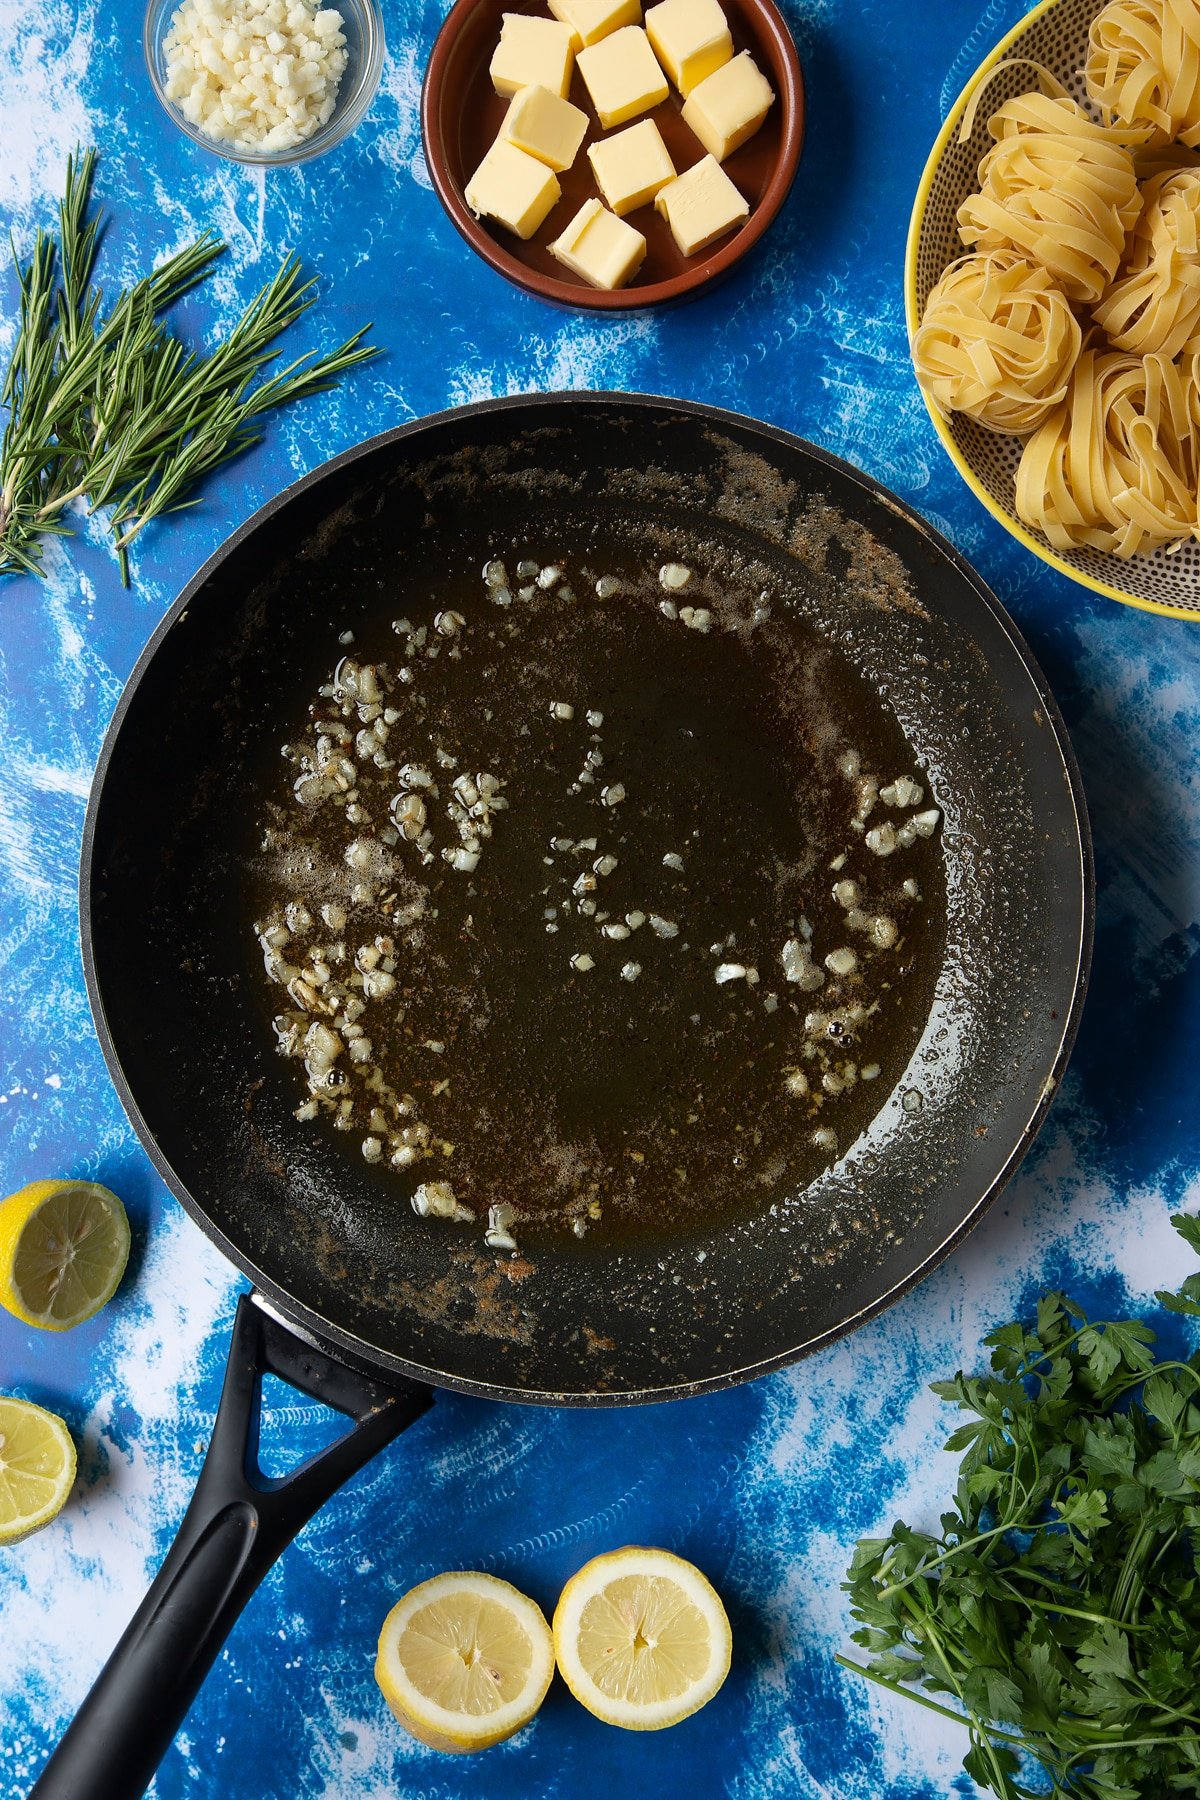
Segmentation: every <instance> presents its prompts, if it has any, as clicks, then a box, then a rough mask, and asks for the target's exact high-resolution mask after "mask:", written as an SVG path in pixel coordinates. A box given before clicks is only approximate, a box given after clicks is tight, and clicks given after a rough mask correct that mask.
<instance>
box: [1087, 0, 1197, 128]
mask: <svg viewBox="0 0 1200 1800" xmlns="http://www.w3.org/2000/svg"><path fill="white" fill-rule="evenodd" d="M1084 79H1085V81H1086V83H1087V91H1088V97H1089V98H1090V99H1091V100H1092V102H1093V104H1094V105H1095V106H1097V107H1098V108H1099V111H1100V116H1101V118H1102V119H1103V120H1104V122H1105V124H1106V125H1108V124H1115V125H1120V126H1122V127H1124V128H1125V129H1126V130H1127V132H1129V133H1132V134H1136V140H1137V141H1138V142H1140V143H1143V144H1147V145H1155V144H1169V143H1173V142H1174V141H1176V140H1179V141H1180V142H1182V143H1185V144H1188V145H1190V146H1192V147H1193V148H1195V147H1196V145H1197V144H1200V0H1109V4H1108V5H1107V6H1105V7H1103V8H1102V9H1101V10H1100V12H1098V13H1097V14H1096V17H1095V18H1094V19H1093V20H1092V23H1091V28H1090V30H1089V32H1088V54H1087V62H1086V65H1085V68H1084Z"/></svg>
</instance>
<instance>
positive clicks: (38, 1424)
mask: <svg viewBox="0 0 1200 1800" xmlns="http://www.w3.org/2000/svg"><path fill="white" fill-rule="evenodd" d="M74 1479H75V1446H74V1444H73V1443H72V1442H71V1435H70V1433H69V1432H68V1430H67V1428H66V1426H65V1425H64V1424H63V1422H62V1420H61V1419H60V1418H59V1417H58V1416H57V1415H56V1414H55V1413H52V1412H46V1411H45V1409H44V1408H43V1407H40V1406H34V1405H33V1403H32V1401H30V1400H13V1399H10V1398H9V1397H8V1395H6V1394H0V1544H15V1543H16V1542H17V1541H18V1540H19V1539H20V1538H23V1537H28V1536H29V1534H30V1532H31V1531H38V1530H40V1529H41V1527H42V1526H43V1525H48V1524H49V1523H50V1521H51V1519H52V1518H53V1517H54V1515H55V1514H56V1513H57V1512H59V1511H60V1510H61V1508H62V1503H63V1501H64V1500H65V1499H66V1497H67V1495H68V1494H69V1493H70V1491H71V1483H72V1482H73V1481H74Z"/></svg>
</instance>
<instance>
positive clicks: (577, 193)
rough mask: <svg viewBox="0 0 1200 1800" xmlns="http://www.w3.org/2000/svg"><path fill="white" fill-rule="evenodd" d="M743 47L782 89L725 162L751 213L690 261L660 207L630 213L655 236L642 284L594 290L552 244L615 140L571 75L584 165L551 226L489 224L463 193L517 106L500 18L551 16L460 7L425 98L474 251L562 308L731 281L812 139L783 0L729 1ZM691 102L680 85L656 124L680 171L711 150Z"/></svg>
mask: <svg viewBox="0 0 1200 1800" xmlns="http://www.w3.org/2000/svg"><path fill="white" fill-rule="evenodd" d="M723 5H724V8H725V12H726V15H727V16H728V19H729V28H730V31H731V32H732V34H733V43H734V50H735V51H740V50H749V51H750V52H751V54H752V55H753V57H754V60H755V62H757V64H758V65H759V67H760V68H761V69H762V71H763V73H764V74H765V75H766V77H767V80H768V81H769V82H770V83H771V86H772V87H773V88H774V90H775V96H776V99H775V104H774V106H772V108H771V110H770V112H769V113H768V115H767V119H766V123H765V124H764V125H763V126H762V128H761V130H759V131H758V132H756V133H755V135H754V137H752V138H751V139H750V141H749V143H747V144H743V145H742V147H741V149H740V150H735V151H734V153H733V155H732V156H730V157H729V158H728V159H727V161H726V162H725V164H724V168H725V170H726V173H727V174H728V175H729V177H730V179H731V180H732V181H733V182H734V183H735V184H736V185H737V187H738V188H739V189H740V190H741V192H742V193H743V194H744V195H745V196H746V198H747V200H748V201H749V202H750V217H749V218H748V219H747V220H746V222H745V224H744V225H742V226H741V227H740V228H739V229H738V230H736V231H734V232H731V233H730V234H729V236H728V237H724V238H720V239H718V240H717V242H716V243H715V244H714V245H713V246H712V247H711V249H709V250H707V251H701V252H700V253H699V255H697V256H692V257H685V256H681V255H680V253H679V251H678V249H677V248H676V246H675V242H674V239H673V238H672V236H671V233H670V230H669V229H668V227H667V223H666V221H665V220H664V219H661V218H660V217H659V216H658V214H657V213H656V212H655V210H654V207H653V206H643V207H639V208H638V210H637V211H636V212H633V213H629V214H628V215H627V218H628V222H629V223H630V224H631V225H633V226H636V228H637V230H639V231H640V232H642V234H643V235H644V237H645V239H646V245H647V248H646V260H645V262H644V263H643V264H642V267H641V269H640V271H639V272H638V274H637V275H636V276H635V277H634V279H633V281H632V282H631V283H630V284H629V286H628V287H626V288H619V289H617V290H616V291H615V292H611V293H610V292H607V291H605V290H603V289H598V288H593V287H589V286H588V285H587V284H586V283H585V282H582V281H579V280H578V279H577V278H576V277H574V276H572V275H570V274H569V273H568V272H567V270H565V269H564V268H563V266H562V264H561V263H558V262H556V261H555V260H554V258H553V257H552V256H551V254H550V250H549V245H550V242H551V240H552V239H553V238H555V237H557V236H558V234H559V232H561V231H562V230H563V228H564V226H565V225H566V224H567V223H568V221H569V220H570V219H572V218H573V217H574V215H575V213H576V212H577V211H578V209H579V207H580V206H582V204H583V202H584V201H585V200H587V199H590V198H592V197H593V196H595V195H596V194H597V192H598V190H597V188H596V184H595V179H594V177H593V175H592V170H591V164H590V163H589V162H588V157H587V146H588V144H591V143H593V142H595V140H596V139H597V138H600V137H603V136H605V135H608V134H606V133H604V132H602V131H601V129H600V126H599V125H598V124H597V123H596V122H595V114H594V112H593V110H592V108H591V105H590V103H589V101H588V97H587V91H586V89H585V87H584V85H583V78H582V77H581V76H580V74H579V72H578V70H576V71H575V72H574V74H573V75H572V77H571V92H570V96H569V98H570V99H571V101H572V102H573V103H574V104H575V105H576V106H579V107H581V108H582V109H583V110H584V111H585V112H586V113H587V114H588V117H589V120H590V121H591V122H590V124H589V127H588V133H587V137H586V138H585V139H584V144H583V148H582V149H581V150H580V152H579V155H578V156H577V157H576V158H575V163H574V166H573V167H572V168H570V169H568V170H567V171H566V172H565V173H564V174H562V175H560V176H559V181H560V183H561V184H562V199H561V200H559V201H558V203H557V205H556V206H555V207H554V208H553V210H552V211H551V213H550V217H549V218H548V219H547V220H546V222H545V224H544V225H542V227H541V229H540V230H539V231H537V232H536V233H535V235H534V236H533V237H532V238H530V239H529V241H528V242H525V243H523V242H522V241H521V239H520V238H518V237H516V236H515V235H514V234H513V233H512V232H509V231H505V229H504V227H503V226H501V225H497V224H495V222H494V221H492V220H490V219H477V218H476V217H475V215H474V213H473V212H472V211H471V210H470V208H469V207H468V205H467V203H466V201H465V200H464V199H463V189H464V187H465V186H466V184H467V182H468V181H469V180H470V178H471V176H472V174H473V173H474V171H475V170H476V168H477V167H478V166H479V164H480V163H481V162H482V161H483V157H484V154H485V152H486V151H487V149H488V147H489V145H490V144H491V143H492V142H493V141H494V139H495V137H496V134H497V132H498V131H499V129H500V125H501V122H502V120H503V118H504V114H505V112H506V111H507V108H508V101H507V100H505V99H502V98H501V97H500V96H499V95H498V94H497V93H495V91H494V90H493V88H492V83H491V77H490V76H489V74H488V64H489V63H490V61H491V58H492V52H493V50H494V49H495V47H496V42H497V39H498V38H499V36H500V24H501V18H502V15H503V14H504V13H506V12H529V13H536V14H538V15H544V16H547V17H548V16H549V13H548V11H547V8H546V6H545V5H544V4H539V3H538V0H456V4H455V5H454V6H453V7H452V8H451V11H450V13H449V14H448V16H447V18H446V21H445V24H444V25H443V26H442V29H441V31H440V32H439V33H438V36H437V39H436V41H435V43H434V46H433V52H432V54H431V56H430V58H429V67H428V69H427V70H426V72H425V83H424V87H423V88H422V91H421V132H422V137H423V139H424V144H425V160H426V162H427V164H428V166H429V174H430V177H431V179H432V181H433V185H434V187H435V189H436V190H437V194H438V197H439V199H440V200H441V202H442V205H443V206H444V207H445V208H446V211H447V212H448V213H449V215H450V217H451V219H452V220H453V222H454V224H455V225H456V226H457V227H458V230H459V231H460V232H461V233H462V235H463V237H464V238H466V240H467V242H468V244H470V246H471V248H472V249H473V250H475V251H476V252H477V253H478V254H479V255H480V256H482V257H483V259H484V261H485V262H487V263H490V264H491V266H492V268H493V269H495V270H496V271H497V272H498V273H499V274H501V275H503V276H505V277H506V278H507V279H508V280H509V281H511V282H513V283H514V285H515V286H517V287H519V288H523V289H524V290H525V292H526V293H529V294H536V295H537V297H538V299H540V300H548V301H550V302H551V303H552V304H555V305H558V306H577V307H584V308H588V309H591V310H595V311H599V312H628V311H631V310H633V309H636V308H638V307H645V306H664V305H668V304H670V303H671V302H673V301H677V300H682V299H685V298H691V297H692V296H694V295H695V294H697V293H698V292H700V291H701V289H703V288H706V287H709V286H711V285H712V284H713V283H714V282H716V281H719V280H721V279H722V278H723V277H724V276H725V275H727V274H728V273H729V271H730V270H731V269H732V268H733V267H734V265H735V264H736V263H738V262H740V261H741V259H742V257H744V256H745V255H746V254H747V253H748V252H749V251H750V250H752V249H753V247H754V245H755V244H757V242H758V240H759V239H760V238H761V237H762V235H763V233H764V231H766V229H767V227H768V226H769V225H770V224H771V221H772V220H773V219H774V218H775V216H776V214H777V213H778V212H779V209H780V207H781V206H782V205H783V203H784V201H785V200H786V198H787V195H788V190H789V189H790V188H791V185H792V182H793V180H794V178H795V174H796V169H797V167H798V165H799V162H800V151H801V148H802V146H803V143H804V75H803V72H802V70H801V67H800V58H799V56H798V55H797V52H796V46H795V43H794V42H793V40H792V35H791V33H790V32H789V30H788V28H787V25H786V24H785V23H784V20H783V17H782V15H781V13H780V12H779V9H778V8H777V7H776V5H775V4H774V0H723ZM682 105H683V102H682V100H681V99H680V97H679V95H678V94H677V93H676V92H675V90H674V88H672V90H671V93H670V95H669V96H668V98H667V99H666V100H665V101H664V102H663V104H662V105H661V106H656V107H655V108H654V109H653V110H652V111H651V112H649V113H644V114H643V115H642V117H644V118H652V119H653V120H654V122H655V124H656V125H657V126H658V128H659V130H660V131H661V132H662V135H663V140H664V142H665V143H666V146H667V149H668V150H669V151H670V153H671V159H672V161H673V162H674V164H675V167H676V169H677V170H678V171H679V173H680V174H682V173H683V171H684V170H685V169H688V168H690V167H691V166H692V164H693V163H696V162H699V161H700V158H701V157H702V156H703V155H704V146H703V145H702V144H701V143H700V142H699V140H698V139H697V138H696V137H695V136H694V134H693V133H692V132H691V131H690V130H689V129H688V127H687V126H686V125H685V124H684V123H683V120H682V118H681V117H680V111H681V108H682Z"/></svg>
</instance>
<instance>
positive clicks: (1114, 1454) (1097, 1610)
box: [839, 1216, 1200, 1800]
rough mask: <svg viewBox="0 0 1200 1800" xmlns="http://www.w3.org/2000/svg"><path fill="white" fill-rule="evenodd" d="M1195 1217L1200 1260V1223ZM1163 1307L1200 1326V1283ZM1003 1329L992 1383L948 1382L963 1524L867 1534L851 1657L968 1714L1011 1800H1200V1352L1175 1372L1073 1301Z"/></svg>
mask: <svg viewBox="0 0 1200 1800" xmlns="http://www.w3.org/2000/svg"><path fill="white" fill-rule="evenodd" d="M1173 1222H1174V1224H1175V1225H1176V1227H1177V1228H1178V1229H1179V1231H1180V1232H1181V1233H1182V1234H1183V1236H1184V1237H1185V1238H1186V1239H1187V1241H1188V1243H1189V1244H1191V1246H1192V1247H1193V1249H1196V1250H1200V1220H1197V1219H1194V1218H1185V1217H1183V1216H1179V1217H1177V1218H1175V1220H1174V1221H1173ZM1158 1299H1159V1300H1160V1301H1161V1302H1162V1304H1163V1305H1164V1306H1165V1307H1167V1308H1169V1309H1170V1310H1171V1311H1172V1312H1177V1313H1189V1314H1192V1315H1194V1316H1197V1317H1200V1275H1192V1276H1190V1277H1189V1279H1188V1280H1187V1281H1186V1282H1185V1283H1184V1285H1183V1287H1182V1289H1181V1290H1180V1291H1179V1293H1177V1294H1159V1295H1158ZM986 1341H987V1343H988V1344H989V1345H990V1346H991V1349H992V1374H991V1375H986V1376H979V1377H968V1376H964V1375H961V1374H960V1375H958V1376H956V1377H955V1379H954V1380H953V1381H939V1382H935V1383H934V1388H933V1391H934V1393H936V1394H939V1395H941V1397H942V1398H943V1399H944V1400H949V1401H951V1402H952V1403H953V1404H954V1405H956V1406H957V1407H958V1408H959V1409H960V1411H962V1412H964V1413H967V1414H969V1415H970V1416H969V1422H968V1423H967V1424H964V1425H961V1426H960V1427H959V1429H958V1430H957V1431H956V1432H955V1433H954V1435H953V1436H952V1437H951V1438H950V1439H949V1441H948V1443H947V1446H946V1448H947V1449H948V1450H951V1451H956V1452H957V1451H961V1452H963V1458H962V1463H961V1466H960V1469H959V1476H958V1485H957V1487H956V1489H955V1493H954V1500H953V1503H952V1506H951V1508H950V1510H949V1511H947V1512H946V1513H944V1514H943V1515H942V1519H941V1531H940V1533H939V1534H937V1535H931V1534H930V1533H928V1532H923V1531H913V1530H911V1529H910V1528H909V1527H908V1526H907V1525H903V1524H896V1525H894V1526H893V1528H892V1531H891V1534H890V1536H888V1537H887V1538H883V1539H873V1538H864V1539H863V1540H862V1541H861V1542H860V1543H859V1545H858V1547H857V1550H856V1551H855V1555H854V1560H853V1562H852V1564H851V1567H850V1574H849V1580H848V1582H847V1584H846V1586H847V1590H848V1592H849V1594H850V1597H851V1610H852V1612H853V1614H854V1617H855V1619H856V1620H857V1621H858V1623H859V1624H860V1626H861V1629H860V1630H858V1631H856V1632H855V1634H854V1641H855V1642H856V1643H858V1644H860V1645H862V1647H863V1649H864V1650H865V1651H866V1652H867V1663H866V1666H865V1667H863V1666H862V1665H860V1664H858V1663H855V1662H853V1661H849V1660H847V1659H846V1658H839V1661H841V1662H842V1663H843V1665H844V1666H845V1667H846V1668H850V1669H856V1670H857V1671H858V1672H859V1673H860V1674H863V1675H867V1676H869V1677H870V1678H871V1679H872V1680H873V1681H877V1682H879V1683H881V1685H883V1686H884V1687H888V1688H891V1689H893V1691H895V1692H897V1693H902V1694H904V1695H906V1696H907V1697H908V1698H910V1699H913V1700H917V1701H919V1702H920V1703H921V1704H922V1705H924V1706H928V1707H931V1708H932V1709H933V1710H934V1711H936V1712H941V1713H944V1714H946V1715H947V1716H948V1717H951V1718H956V1719H961V1720H963V1722H964V1723H965V1724H966V1725H967V1727H968V1730H969V1733H970V1740H971V1745H970V1751H969V1753H968V1755H967V1756H966V1758H965V1760H964V1767H965V1768H966V1769H967V1771H968V1773H969V1774H970V1775H971V1776H972V1777H973V1778H974V1779H975V1780H976V1781H977V1782H978V1783H979V1785H980V1786H981V1787H983V1788H988V1789H990V1790H991V1791H992V1792H993V1793H995V1794H997V1795H1000V1796H1002V1800H1025V1797H1026V1796H1038V1797H1039V1800H1040V1797H1041V1796H1044V1795H1046V1794H1051V1795H1053V1796H1054V1797H1055V1800H1167V1796H1173V1795H1184V1794H1186V1795H1190V1796H1192V1797H1193V1800H1195V1796H1196V1795H1197V1794H1200V1354H1197V1355H1195V1356H1193V1357H1192V1358H1191V1359H1190V1360H1189V1361H1187V1362H1174V1361H1164V1362H1156V1361H1155V1359H1154V1355H1153V1352H1152V1351H1151V1349H1150V1346H1151V1344H1152V1343H1153V1342H1154V1333H1153V1332H1152V1331H1150V1330H1149V1329H1148V1328H1147V1327H1146V1326H1145V1325H1143V1324H1140V1323H1136V1322H1125V1323H1105V1324H1090V1323H1089V1322H1088V1320H1087V1319H1086V1317H1085V1316H1084V1314H1083V1313H1082V1312H1081V1311H1080V1310H1079V1308H1078V1307H1077V1306H1075V1305H1073V1304H1072V1302H1071V1301H1070V1300H1068V1299H1067V1298H1066V1297H1065V1296H1064V1295H1062V1294H1047V1295H1046V1296H1045V1297H1044V1298H1043V1299H1042V1300H1041V1301H1040V1303H1039V1305H1038V1311H1037V1322H1036V1324H1035V1325H1033V1326H1027V1325H1021V1324H1015V1325H1006V1326H1005V1327H1004V1328H1003V1329H1002V1330H1000V1331H996V1332H993V1333H992V1335H991V1336H990V1337H989V1338H988V1339H987V1340H986ZM932 1694H939V1695H946V1696H948V1697H949V1698H950V1699H951V1701H952V1702H953V1704H952V1705H950V1706H945V1705H942V1704H941V1703H940V1702H939V1701H936V1700H933V1699H931V1698H930V1695H932ZM1034 1764H1040V1766H1041V1770H1042V1771H1044V1778H1042V1777H1040V1776H1038V1775H1037V1773H1036V1771H1035V1768H1034ZM1029 1781H1034V1783H1035V1785H1034V1786H1028V1785H1025V1784H1026V1783H1027V1782H1029ZM1047 1783H1048V1784H1049V1785H1047Z"/></svg>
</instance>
